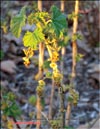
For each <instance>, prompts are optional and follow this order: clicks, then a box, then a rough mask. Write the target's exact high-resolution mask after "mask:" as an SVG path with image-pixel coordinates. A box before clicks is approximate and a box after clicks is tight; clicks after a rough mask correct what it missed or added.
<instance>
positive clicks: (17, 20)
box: [10, 7, 26, 38]
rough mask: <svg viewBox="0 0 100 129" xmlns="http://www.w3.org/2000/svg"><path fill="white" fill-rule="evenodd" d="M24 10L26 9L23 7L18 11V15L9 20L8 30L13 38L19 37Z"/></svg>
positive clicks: (24, 16) (23, 19)
mask: <svg viewBox="0 0 100 129" xmlns="http://www.w3.org/2000/svg"><path fill="white" fill-rule="evenodd" d="M25 8H26V7H23V8H22V9H21V11H20V14H18V15H16V16H15V17H13V18H12V19H11V24H10V28H11V31H12V33H13V34H14V36H16V37H17V38H19V37H20V33H21V29H22V27H23V26H24V25H25V20H26V15H25Z"/></svg>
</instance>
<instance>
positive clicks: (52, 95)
mask: <svg viewBox="0 0 100 129" xmlns="http://www.w3.org/2000/svg"><path fill="white" fill-rule="evenodd" d="M53 98H54V79H52V88H51V97H50V106H49V119H52V115H53V114H52V109H53Z"/></svg>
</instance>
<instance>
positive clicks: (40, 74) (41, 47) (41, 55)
mask: <svg viewBox="0 0 100 129" xmlns="http://www.w3.org/2000/svg"><path fill="white" fill-rule="evenodd" d="M38 9H39V11H42V0H38ZM43 62H44V44H43V43H39V71H38V79H41V78H43ZM36 106H37V122H39V123H41V110H42V106H41V98H40V97H39V96H38V95H37V105H36ZM40 126H41V125H40V124H37V125H36V129H40Z"/></svg>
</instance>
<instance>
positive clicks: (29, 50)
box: [23, 47, 34, 58]
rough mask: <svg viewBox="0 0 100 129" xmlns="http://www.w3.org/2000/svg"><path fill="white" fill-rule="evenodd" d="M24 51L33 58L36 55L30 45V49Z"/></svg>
mask: <svg viewBox="0 0 100 129" xmlns="http://www.w3.org/2000/svg"><path fill="white" fill-rule="evenodd" d="M23 51H24V54H25V56H26V57H27V58H31V57H32V56H33V55H34V52H33V49H32V48H30V47H29V48H28V49H23Z"/></svg>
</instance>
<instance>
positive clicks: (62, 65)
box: [59, 0, 66, 128]
mask: <svg viewBox="0 0 100 129" xmlns="http://www.w3.org/2000/svg"><path fill="white" fill-rule="evenodd" d="M61 11H62V12H64V11H65V1H64V0H61ZM65 52H66V49H65V47H62V49H61V56H62V61H61V74H62V75H63V73H64V57H65ZM62 86H63V78H62V80H61V87H62ZM59 94H60V109H61V110H62V111H61V114H62V128H64V127H65V113H64V94H63V91H62V92H61V93H59Z"/></svg>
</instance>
